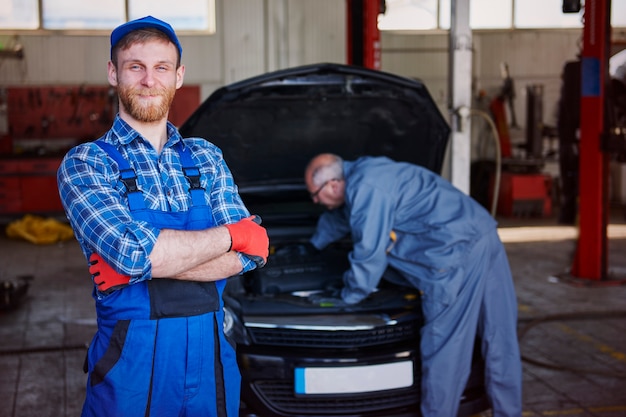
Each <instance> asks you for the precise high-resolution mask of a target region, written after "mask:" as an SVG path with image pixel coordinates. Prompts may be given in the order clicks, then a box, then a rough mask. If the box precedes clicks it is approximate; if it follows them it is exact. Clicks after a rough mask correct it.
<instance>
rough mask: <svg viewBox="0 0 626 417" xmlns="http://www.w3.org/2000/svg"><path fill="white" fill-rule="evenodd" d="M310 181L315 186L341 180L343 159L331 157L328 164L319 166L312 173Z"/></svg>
mask: <svg viewBox="0 0 626 417" xmlns="http://www.w3.org/2000/svg"><path fill="white" fill-rule="evenodd" d="M311 179H312V181H313V184H315V185H316V186H320V185H322V184H323V183H325V182H326V181H330V180H343V159H341V157H340V156H337V155H332V159H331V160H330V161H329V163H327V164H325V165H321V166H319V167H318V168H317V169H316V170H315V171H313V174H312V175H311Z"/></svg>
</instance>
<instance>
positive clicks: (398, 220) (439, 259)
mask: <svg viewBox="0 0 626 417" xmlns="http://www.w3.org/2000/svg"><path fill="white" fill-rule="evenodd" d="M343 169H344V178H345V204H344V205H343V206H342V207H340V208H338V209H335V210H331V211H326V212H324V213H323V214H322V216H321V217H320V219H319V222H318V226H317V230H316V232H315V234H314V235H313V237H312V238H311V243H312V244H313V245H314V246H315V247H317V248H318V249H322V248H324V247H326V246H327V245H328V244H330V243H331V242H334V241H336V240H338V239H340V238H342V237H343V236H345V235H347V234H349V233H351V234H352V239H353V243H354V248H353V251H352V252H351V253H350V254H349V260H350V264H351V268H350V269H349V270H347V271H346V272H345V274H344V277H343V281H344V285H345V286H344V288H343V289H342V294H341V295H342V298H343V300H344V301H345V302H347V303H357V302H359V301H361V300H362V299H364V298H365V297H367V295H368V294H370V293H371V292H372V291H373V290H374V289H375V288H376V286H377V285H378V283H379V281H380V279H381V277H382V276H383V273H384V271H385V269H386V268H387V267H388V266H391V267H393V268H394V269H396V270H397V271H398V272H399V273H400V275H401V276H402V278H403V279H404V280H406V281H404V282H399V283H400V284H404V285H410V286H413V287H415V288H417V289H419V290H420V291H421V292H422V294H423V295H422V309H423V312H424V319H425V324H424V327H423V328H422V331H421V357H422V402H421V409H422V413H423V415H424V416H425V417H431V416H441V417H450V416H455V415H457V411H458V407H459V404H460V399H461V394H462V392H463V389H464V388H465V385H466V383H467V380H468V376H469V373H470V367H471V360H472V351H473V346H474V340H475V337H476V332H478V334H479V335H480V338H481V340H482V345H481V346H482V354H483V357H484V358H485V362H486V368H485V377H486V385H487V391H488V395H489V397H490V400H491V402H492V406H493V412H494V416H518V417H519V416H521V413H522V405H521V403H522V398H521V391H522V389H521V386H522V377H521V359H520V352H519V346H518V341H517V334H516V324H517V323H516V322H517V301H516V295H515V289H514V286H513V279H512V276H511V271H510V267H509V264H508V260H507V257H506V253H505V250H504V247H503V245H502V243H501V241H500V239H499V236H498V234H497V228H496V222H495V221H494V220H493V219H492V217H491V216H490V215H489V213H488V212H487V211H486V210H484V208H483V207H482V206H480V205H479V204H478V203H477V202H475V201H474V200H473V199H471V198H470V197H468V196H466V195H465V194H463V193H462V192H461V191H459V190H458V189H456V188H455V187H453V186H452V184H450V183H449V182H448V181H446V180H445V179H443V178H442V177H440V176H439V175H436V174H434V173H432V172H431V171H429V170H427V169H425V168H422V167H419V166H416V165H412V164H408V163H398V162H395V161H392V160H390V159H388V158H384V157H363V158H359V159H357V160H355V161H344V163H343ZM392 231H393V232H395V239H394V240H392V239H391V237H390V234H391V232H392Z"/></svg>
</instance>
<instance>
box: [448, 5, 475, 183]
mask: <svg viewBox="0 0 626 417" xmlns="http://www.w3.org/2000/svg"><path fill="white" fill-rule="evenodd" d="M469 3H470V1H469V0H452V1H451V6H452V10H451V21H450V39H449V42H450V58H449V71H448V74H449V89H448V91H449V100H448V102H449V103H450V117H451V127H452V134H451V135H452V137H451V141H450V144H451V163H450V165H451V166H450V169H451V173H450V174H451V175H450V176H451V181H452V184H454V185H455V186H456V187H457V188H459V189H460V190H461V191H463V192H464V193H466V194H469V193H470V163H471V129H470V128H471V123H470V117H469V113H470V107H471V104H472V49H473V47H472V31H471V29H470V25H469Z"/></svg>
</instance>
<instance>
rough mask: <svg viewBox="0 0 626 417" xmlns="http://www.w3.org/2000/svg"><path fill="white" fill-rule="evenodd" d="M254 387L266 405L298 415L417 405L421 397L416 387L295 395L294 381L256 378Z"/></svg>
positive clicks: (341, 412)
mask: <svg viewBox="0 0 626 417" xmlns="http://www.w3.org/2000/svg"><path fill="white" fill-rule="evenodd" d="M253 389H254V391H255V392H256V395H257V396H258V397H259V398H260V399H261V400H262V401H263V402H264V403H265V405H266V406H267V407H268V408H271V409H275V410H277V411H280V412H282V413H285V414H300V415H302V414H317V415H320V414H335V415H336V414H345V413H350V414H356V413H364V412H373V411H381V410H387V409H392V408H403V407H409V406H416V405H417V404H418V403H419V399H420V390H419V387H412V388H409V389H402V390H390V391H382V392H370V393H367V394H363V395H350V396H341V397H337V396H335V397H332V398H329V397H328V396H320V397H303V396H298V397H296V396H295V395H294V387H293V384H291V383H289V382H286V381H257V382H255V383H254V385H253Z"/></svg>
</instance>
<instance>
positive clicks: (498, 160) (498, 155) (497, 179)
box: [470, 109, 502, 217]
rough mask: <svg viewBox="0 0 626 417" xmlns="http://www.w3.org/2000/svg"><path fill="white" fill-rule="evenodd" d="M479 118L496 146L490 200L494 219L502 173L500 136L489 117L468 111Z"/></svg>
mask: <svg viewBox="0 0 626 417" xmlns="http://www.w3.org/2000/svg"><path fill="white" fill-rule="evenodd" d="M472 115H475V116H480V117H482V118H483V119H485V120H486V121H487V124H488V125H489V127H491V131H492V133H493V135H492V137H493V138H494V142H495V146H496V176H495V179H494V184H493V198H492V200H491V216H492V217H496V209H497V208H498V194H499V193H500V177H501V173H502V155H501V151H500V135H499V134H498V129H497V128H496V124H495V123H494V122H493V120H492V119H491V116H489V114H487V113H486V112H484V111H482V110H476V109H470V116H472Z"/></svg>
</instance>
